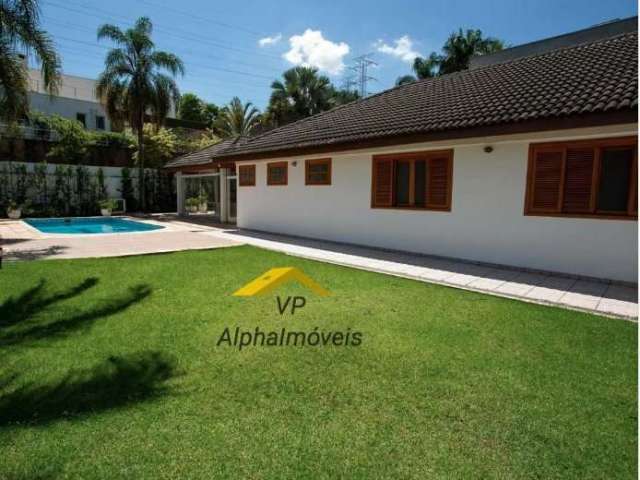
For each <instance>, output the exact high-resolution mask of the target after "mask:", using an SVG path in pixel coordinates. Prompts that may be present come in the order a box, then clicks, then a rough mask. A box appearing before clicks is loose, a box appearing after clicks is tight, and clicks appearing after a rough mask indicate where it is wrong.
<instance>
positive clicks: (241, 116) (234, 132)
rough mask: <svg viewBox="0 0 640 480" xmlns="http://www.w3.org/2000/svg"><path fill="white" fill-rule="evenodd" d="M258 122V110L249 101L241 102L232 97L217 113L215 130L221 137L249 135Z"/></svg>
mask: <svg viewBox="0 0 640 480" xmlns="http://www.w3.org/2000/svg"><path fill="white" fill-rule="evenodd" d="M259 124H260V111H259V110H258V109H257V108H255V107H254V106H253V104H252V103H251V102H247V103H242V101H241V100H240V99H239V98H238V97H233V98H232V99H231V102H229V104H228V105H225V106H224V107H223V108H222V109H221V110H220V114H219V115H218V119H217V120H216V123H215V130H216V131H217V132H218V133H219V134H220V135H221V136H222V137H223V138H237V137H244V136H248V135H251V133H253V132H254V130H255V129H256V128H257V127H258V125H259Z"/></svg>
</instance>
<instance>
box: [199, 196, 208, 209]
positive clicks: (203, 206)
mask: <svg viewBox="0 0 640 480" xmlns="http://www.w3.org/2000/svg"><path fill="white" fill-rule="evenodd" d="M198 200H199V202H200V203H199V204H198V211H199V212H200V213H207V209H208V205H207V196H206V195H200V196H199V197H198Z"/></svg>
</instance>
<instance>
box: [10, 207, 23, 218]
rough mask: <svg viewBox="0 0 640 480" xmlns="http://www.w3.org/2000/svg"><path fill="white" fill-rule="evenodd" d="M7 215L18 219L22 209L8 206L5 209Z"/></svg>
mask: <svg viewBox="0 0 640 480" xmlns="http://www.w3.org/2000/svg"><path fill="white" fill-rule="evenodd" d="M7 216H8V217H9V218H10V219H12V220H18V219H19V218H20V217H21V216H22V210H20V209H19V208H16V209H13V208H10V209H8V210H7Z"/></svg>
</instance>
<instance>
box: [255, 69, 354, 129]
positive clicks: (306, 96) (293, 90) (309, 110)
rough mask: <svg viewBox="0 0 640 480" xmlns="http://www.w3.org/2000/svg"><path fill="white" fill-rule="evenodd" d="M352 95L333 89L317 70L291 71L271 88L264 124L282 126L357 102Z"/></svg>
mask: <svg viewBox="0 0 640 480" xmlns="http://www.w3.org/2000/svg"><path fill="white" fill-rule="evenodd" d="M357 98H358V94H357V92H355V91H349V90H339V89H336V88H335V87H334V86H333V85H332V84H331V81H330V80H329V78H328V77H326V76H325V75H319V74H318V69H317V68H312V67H294V68H291V69H289V70H287V71H285V72H284V73H283V74H282V80H275V81H274V82H273V83H272V84H271V97H270V99H269V107H268V108H267V115H266V118H265V121H266V123H269V124H270V125H271V126H279V125H284V124H286V123H290V122H294V121H296V120H300V119H301V118H305V117H309V116H311V115H315V114H316V113H320V112H324V111H325V110H329V109H331V108H333V107H335V106H337V105H341V104H343V103H348V102H350V101H353V100H356V99H357Z"/></svg>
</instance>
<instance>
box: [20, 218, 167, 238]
mask: <svg viewBox="0 0 640 480" xmlns="http://www.w3.org/2000/svg"><path fill="white" fill-rule="evenodd" d="M25 222H27V223H28V224H29V225H31V226H32V227H34V228H36V229H38V230H40V231H41V232H42V233H64V234H98V233H128V232H149V231H151V230H159V229H161V228H164V227H162V226H160V225H151V224H149V223H142V222H136V221H133V220H127V219H125V218H118V217H78V218H28V219H25Z"/></svg>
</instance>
